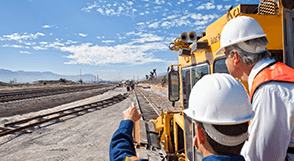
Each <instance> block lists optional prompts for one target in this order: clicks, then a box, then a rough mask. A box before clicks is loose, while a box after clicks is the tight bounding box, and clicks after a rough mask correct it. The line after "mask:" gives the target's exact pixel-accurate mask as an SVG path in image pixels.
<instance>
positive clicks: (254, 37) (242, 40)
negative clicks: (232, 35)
mask: <svg viewBox="0 0 294 161" xmlns="http://www.w3.org/2000/svg"><path fill="white" fill-rule="evenodd" d="M265 36H266V34H262V35H256V36H250V37H246V38H243V39H241V40H238V41H235V42H233V43H230V44H226V45H224V46H221V47H220V48H219V49H218V50H217V51H216V52H215V55H220V54H222V53H224V52H225V47H228V46H231V45H235V44H238V43H241V42H244V41H247V40H252V39H256V38H260V37H265Z"/></svg>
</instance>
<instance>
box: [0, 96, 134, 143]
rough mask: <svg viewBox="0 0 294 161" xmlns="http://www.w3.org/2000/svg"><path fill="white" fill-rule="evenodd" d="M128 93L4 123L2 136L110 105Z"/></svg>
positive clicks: (0, 132) (124, 97)
mask: <svg viewBox="0 0 294 161" xmlns="http://www.w3.org/2000/svg"><path fill="white" fill-rule="evenodd" d="M128 95H129V94H128V93H125V94H123V95H121V94H119V95H116V96H113V97H111V98H108V99H105V100H101V101H97V102H94V103H90V104H85V105H81V106H77V107H73V108H68V109H65V110H60V111H56V112H52V113H48V114H44V115H39V116H35V117H31V118H27V119H22V120H18V121H15V122H9V123H6V124H4V127H0V137H2V136H5V135H8V134H14V133H17V132H19V133H30V132H31V130H30V129H34V128H35V127H36V126H41V125H42V124H44V123H48V122H51V121H59V119H60V118H63V117H66V116H70V115H80V114H81V113H86V112H89V111H92V110H99V109H102V108H105V107H107V106H109V105H112V104H115V103H118V102H120V101H122V100H124V99H126V98H127V97H128Z"/></svg>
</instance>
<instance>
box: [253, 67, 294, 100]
mask: <svg viewBox="0 0 294 161" xmlns="http://www.w3.org/2000/svg"><path fill="white" fill-rule="evenodd" d="M271 81H276V82H291V83H294V69H293V68H291V67H289V66H287V65H285V64H283V63H281V62H278V63H275V64H274V65H271V66H269V67H267V68H265V69H263V70H262V71H261V72H260V73H258V74H257V75H256V77H255V78H254V80H253V83H252V88H251V91H250V95H249V97H250V100H251V102H252V98H253V95H254V92H255V90H256V89H257V88H258V87H260V86H261V85H263V84H265V83H269V82H271Z"/></svg>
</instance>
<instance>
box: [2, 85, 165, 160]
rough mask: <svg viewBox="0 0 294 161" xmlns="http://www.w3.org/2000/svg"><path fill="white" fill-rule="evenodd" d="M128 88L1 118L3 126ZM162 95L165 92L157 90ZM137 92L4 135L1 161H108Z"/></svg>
mask: <svg viewBox="0 0 294 161" xmlns="http://www.w3.org/2000/svg"><path fill="white" fill-rule="evenodd" d="M126 92H127V91H126V89H125V88H116V89H114V90H111V91H109V92H106V93H104V94H103V95H99V96H95V97H91V98H88V99H84V100H80V101H77V102H72V103H69V104H66V105H62V106H58V107H55V108H52V109H47V110H42V111H39V112H34V113H27V114H23V115H15V116H12V117H2V118H0V126H3V124H4V123H6V122H10V121H13V120H17V119H20V118H26V117H29V116H33V115H38V114H41V113H49V112H52V111H54V110H60V109H64V108H69V107H72V106H78V105H79V104H83V103H91V102H95V101H99V100H103V99H106V98H109V97H111V96H114V95H117V94H124V93H126ZM156 92H157V94H160V97H164V96H165V93H164V92H162V91H156ZM133 101H135V98H134V97H133V95H130V96H129V97H128V98H127V99H125V100H123V101H122V102H119V103H117V104H113V105H111V106H108V107H105V108H102V109H98V110H95V111H91V112H88V113H85V114H82V115H80V116H74V117H71V118H67V119H66V120H61V121H60V122H52V123H51V124H49V125H46V126H43V127H41V128H39V129H36V130H33V132H32V133H31V134H21V135H18V136H16V137H15V136H14V137H15V138H13V136H8V137H3V138H0V158H1V159H0V160H5V161H20V160H21V161H40V160H43V161H62V160H70V161H71V160H72V161H107V160H109V143H110V140H111V137H112V135H113V133H114V132H115V130H116V129H117V128H118V126H119V123H120V121H121V120H122V119H123V117H122V112H123V111H124V110H125V109H127V108H128V107H129V106H130V105H131V102H133Z"/></svg>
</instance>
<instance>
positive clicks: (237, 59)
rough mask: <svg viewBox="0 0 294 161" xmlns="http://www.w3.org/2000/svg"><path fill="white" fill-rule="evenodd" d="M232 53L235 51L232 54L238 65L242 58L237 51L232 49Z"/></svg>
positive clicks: (235, 63)
mask: <svg viewBox="0 0 294 161" xmlns="http://www.w3.org/2000/svg"><path fill="white" fill-rule="evenodd" d="M232 53H233V54H232V55H233V59H234V65H238V64H239V63H240V62H241V60H240V58H239V56H238V54H237V52H236V51H232Z"/></svg>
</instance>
